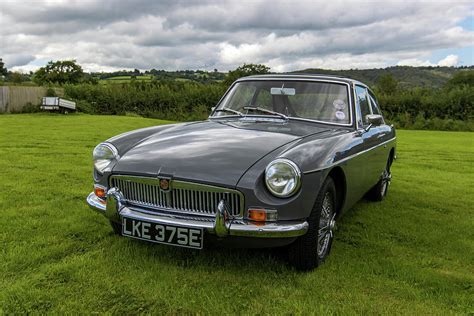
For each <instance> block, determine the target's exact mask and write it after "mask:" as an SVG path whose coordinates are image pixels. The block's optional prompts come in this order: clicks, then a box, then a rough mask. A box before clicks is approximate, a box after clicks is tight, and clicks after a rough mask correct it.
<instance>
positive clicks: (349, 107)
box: [87, 74, 396, 270]
mask: <svg viewBox="0 0 474 316" xmlns="http://www.w3.org/2000/svg"><path fill="white" fill-rule="evenodd" d="M395 140H396V136H395V130H394V128H393V127H392V126H389V125H387V124H386V123H385V121H384V118H383V117H382V114H381V111H380V107H379V105H378V103H377V99H376V97H375V95H374V93H373V92H372V91H371V90H370V89H369V88H368V87H367V86H366V85H365V84H363V83H361V82H358V81H355V80H352V79H348V78H341V77H335V76H320V75H287V74H280V75H259V76H250V77H245V78H241V79H239V80H237V81H236V82H234V83H233V84H232V85H231V87H230V88H229V89H228V90H227V92H226V93H225V94H224V96H223V97H222V99H221V100H220V101H219V102H218V104H217V105H216V107H214V108H213V109H212V112H211V114H210V116H209V118H208V119H207V120H205V121H200V122H190V123H189V122H188V123H178V124H170V125H161V126H156V127H150V128H144V129H139V130H135V131H131V132H127V133H125V134H121V135H118V136H115V137H112V138H110V139H109V140H107V141H105V142H103V143H101V144H99V145H98V146H97V147H96V148H95V149H94V151H93V162H94V170H93V178H94V182H95V184H94V191H93V192H92V193H90V195H89V196H88V197H87V202H88V204H89V205H90V206H91V207H92V208H93V209H94V210H97V211H99V212H100V213H101V214H103V215H105V217H106V218H107V219H108V220H109V221H110V224H111V225H112V228H113V230H114V232H115V233H117V234H119V235H122V236H126V237H131V238H136V239H140V240H145V241H149V242H156V243H163V244H169V245H175V246H182V247H188V248H197V249H201V248H202V247H203V246H204V245H206V244H207V243H218V244H222V245H227V246H237V247H282V249H285V251H288V260H289V261H290V263H291V264H292V265H294V266H295V267H296V268H297V269H301V270H309V269H313V268H315V267H317V266H318V265H320V264H321V263H322V262H323V261H324V259H325V258H326V257H327V256H328V254H329V252H330V249H331V244H332V241H333V238H334V231H335V225H336V220H337V219H338V218H339V217H340V216H341V215H342V214H343V213H344V212H345V211H347V210H348V209H350V208H351V206H353V205H354V203H356V202H357V201H358V200H360V199H361V198H362V197H364V196H366V197H367V198H369V199H371V200H374V201H381V200H382V199H383V198H384V197H385V196H386V194H387V190H388V185H389V183H390V180H391V173H390V166H391V164H392V162H393V161H394V159H395V157H396V156H395V150H396V141H395Z"/></svg>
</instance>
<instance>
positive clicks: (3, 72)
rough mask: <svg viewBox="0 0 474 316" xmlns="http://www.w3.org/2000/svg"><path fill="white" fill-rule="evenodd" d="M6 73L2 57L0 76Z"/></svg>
mask: <svg viewBox="0 0 474 316" xmlns="http://www.w3.org/2000/svg"><path fill="white" fill-rule="evenodd" d="M7 73H8V70H7V68H6V67H5V63H4V62H3V60H2V58H0V76H6V75H7Z"/></svg>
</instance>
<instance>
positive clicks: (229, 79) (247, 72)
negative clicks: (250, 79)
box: [224, 64, 270, 87]
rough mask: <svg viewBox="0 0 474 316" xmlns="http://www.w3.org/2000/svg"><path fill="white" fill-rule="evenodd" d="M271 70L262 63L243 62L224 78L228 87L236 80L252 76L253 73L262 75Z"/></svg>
mask: <svg viewBox="0 0 474 316" xmlns="http://www.w3.org/2000/svg"><path fill="white" fill-rule="evenodd" d="M269 72H270V67H267V66H265V65H261V64H243V65H242V66H240V67H238V68H237V69H235V70H232V71H229V73H228V74H227V76H226V77H225V79H224V85H226V86H227V87H228V86H230V85H231V84H232V83H233V82H234V81H235V80H237V79H239V78H241V77H246V76H251V75H261V74H267V73H269Z"/></svg>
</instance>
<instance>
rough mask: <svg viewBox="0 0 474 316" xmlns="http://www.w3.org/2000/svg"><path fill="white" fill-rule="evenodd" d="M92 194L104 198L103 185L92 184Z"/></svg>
mask: <svg viewBox="0 0 474 316" xmlns="http://www.w3.org/2000/svg"><path fill="white" fill-rule="evenodd" d="M94 194H95V195H96V196H97V197H99V198H101V199H105V195H106V190H105V188H104V187H103V186H101V185H97V184H96V185H94Z"/></svg>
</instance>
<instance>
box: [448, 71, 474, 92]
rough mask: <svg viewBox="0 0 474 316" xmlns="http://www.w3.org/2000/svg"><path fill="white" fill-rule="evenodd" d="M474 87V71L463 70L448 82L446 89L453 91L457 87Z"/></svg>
mask: <svg viewBox="0 0 474 316" xmlns="http://www.w3.org/2000/svg"><path fill="white" fill-rule="evenodd" d="M463 85H466V86H470V87H472V86H474V70H462V71H459V72H457V73H456V74H454V76H453V77H452V78H451V79H449V80H448V82H446V87H447V88H448V89H452V88H454V87H457V86H463Z"/></svg>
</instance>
